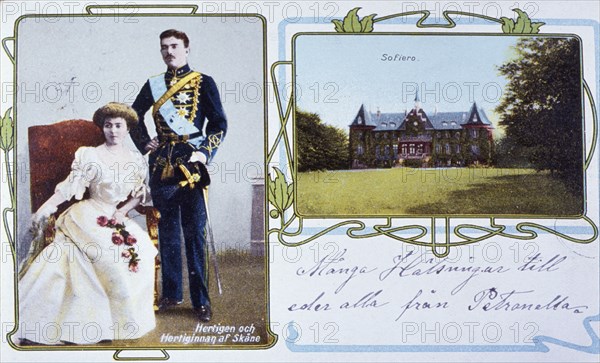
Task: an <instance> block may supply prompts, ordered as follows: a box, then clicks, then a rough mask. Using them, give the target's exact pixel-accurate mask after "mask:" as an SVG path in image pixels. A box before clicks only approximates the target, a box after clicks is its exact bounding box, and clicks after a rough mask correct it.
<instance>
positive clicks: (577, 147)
mask: <svg viewBox="0 0 600 363" xmlns="http://www.w3.org/2000/svg"><path fill="white" fill-rule="evenodd" d="M579 49H580V45H579V41H578V40H577V39H576V38H522V39H520V40H519V41H518V43H517V45H516V50H517V55H518V56H517V58H516V59H514V60H511V61H509V62H507V63H505V64H503V65H502V66H500V67H499V71H500V74H502V75H504V76H505V77H506V78H507V79H508V81H509V83H508V85H507V88H506V90H505V93H504V96H503V99H502V101H501V103H500V105H499V106H498V107H497V108H496V111H497V112H498V113H499V114H500V125H501V126H504V128H505V131H506V139H507V140H506V145H510V146H511V151H512V152H513V153H515V152H518V153H520V154H521V155H524V156H526V157H527V159H528V161H529V162H530V163H531V165H532V166H533V167H534V168H536V169H537V170H549V171H550V172H551V174H552V175H554V176H556V177H558V178H560V179H562V180H564V181H565V184H567V186H569V187H570V188H572V189H574V190H576V191H581V190H582V187H583V150H582V111H581V108H582V100H581V71H580V61H579Z"/></svg>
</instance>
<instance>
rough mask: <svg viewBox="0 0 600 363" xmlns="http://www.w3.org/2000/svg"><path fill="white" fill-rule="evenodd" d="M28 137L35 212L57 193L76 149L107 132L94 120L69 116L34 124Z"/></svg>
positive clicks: (99, 139)
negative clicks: (57, 188) (44, 123)
mask: <svg viewBox="0 0 600 363" xmlns="http://www.w3.org/2000/svg"><path fill="white" fill-rule="evenodd" d="M28 139H29V172H30V180H31V211H32V213H33V212H35V211H37V210H38V208H39V207H40V206H41V205H42V204H44V202H45V201H46V200H48V198H50V197H51V196H52V195H53V194H54V189H55V188H56V185H57V184H58V183H60V182H61V181H63V180H65V179H66V178H67V176H69V172H70V171H71V164H72V163H73V160H74V159H75V151H77V149H79V147H81V146H98V145H100V144H102V143H103V142H104V135H103V134H102V131H101V130H100V129H99V128H98V126H96V125H95V124H94V123H93V122H91V121H87V120H67V121H61V122H58V123H55V124H51V125H42V126H32V127H30V128H29V130H28ZM61 209H64V207H63V208H61ZM59 212H60V210H59Z"/></svg>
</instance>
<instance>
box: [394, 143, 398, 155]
mask: <svg viewBox="0 0 600 363" xmlns="http://www.w3.org/2000/svg"><path fill="white" fill-rule="evenodd" d="M396 156H398V145H394V157H396Z"/></svg>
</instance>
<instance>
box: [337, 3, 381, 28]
mask: <svg viewBox="0 0 600 363" xmlns="http://www.w3.org/2000/svg"><path fill="white" fill-rule="evenodd" d="M358 10H360V8H359V7H358V8H354V9H352V10H350V11H349V12H348V14H346V16H345V17H344V20H343V21H340V20H337V19H333V20H332V21H331V22H332V23H333V24H334V25H335V31H336V32H338V33H370V32H372V31H373V23H374V18H375V16H376V15H377V14H371V15H367V16H365V17H364V18H362V20H361V19H360V18H359V17H358Z"/></svg>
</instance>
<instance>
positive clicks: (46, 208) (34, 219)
mask: <svg viewBox="0 0 600 363" xmlns="http://www.w3.org/2000/svg"><path fill="white" fill-rule="evenodd" d="M57 209H58V208H57V206H56V205H54V204H49V203H44V204H42V206H41V207H40V209H38V210H37V211H36V212H35V213H33V215H32V216H31V223H32V224H40V223H41V222H42V220H44V218H48V217H50V216H51V215H52V214H53V213H54V212H56V210H57Z"/></svg>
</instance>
